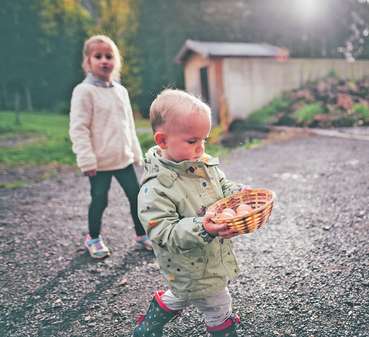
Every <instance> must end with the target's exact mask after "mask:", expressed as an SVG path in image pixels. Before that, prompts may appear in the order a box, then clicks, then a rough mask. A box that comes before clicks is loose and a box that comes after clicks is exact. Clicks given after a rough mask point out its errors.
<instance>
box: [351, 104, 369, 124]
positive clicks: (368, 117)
mask: <svg viewBox="0 0 369 337" xmlns="http://www.w3.org/2000/svg"><path fill="white" fill-rule="evenodd" d="M352 110H353V111H354V112H355V113H357V114H358V115H359V116H360V118H363V119H364V120H365V121H369V107H368V105H367V104H354V106H353V108H352Z"/></svg>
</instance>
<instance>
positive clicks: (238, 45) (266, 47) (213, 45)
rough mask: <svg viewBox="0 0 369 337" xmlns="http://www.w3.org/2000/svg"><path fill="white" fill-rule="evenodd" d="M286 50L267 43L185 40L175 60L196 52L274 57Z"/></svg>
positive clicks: (208, 55)
mask: <svg viewBox="0 0 369 337" xmlns="http://www.w3.org/2000/svg"><path fill="white" fill-rule="evenodd" d="M286 52H287V54H288V51H287V50H286V49H285V48H280V47H277V46H273V45H270V44H267V43H243V42H206V41H195V40H186V42H185V43H184V45H183V46H182V48H181V50H180V51H179V52H178V54H177V56H176V58H175V60H176V62H177V63H182V62H184V61H185V60H186V58H187V57H188V56H189V55H190V54H191V53H198V54H200V55H202V56H204V57H211V56H218V57H232V56H233V57H240V56H248V57H252V56H253V57H255V56H256V57H275V56H278V55H280V54H281V53H286Z"/></svg>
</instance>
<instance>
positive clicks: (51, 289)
mask: <svg viewBox="0 0 369 337" xmlns="http://www.w3.org/2000/svg"><path fill="white" fill-rule="evenodd" d="M368 167H369V142H367V141H364V140H352V139H342V138H332V137H321V136H304V137H301V138H295V139H292V140H291V139H290V140H287V141H284V142H279V143H274V144H269V145H267V146H265V147H262V148H258V149H254V150H248V151H246V150H243V149H237V150H235V151H233V152H232V153H231V154H230V155H229V156H227V157H225V158H223V159H222V168H223V170H224V171H225V172H226V173H227V175H228V177H229V178H231V179H234V180H237V181H242V182H244V183H246V184H249V185H252V186H255V187H267V188H270V189H273V190H274V191H275V192H276V194H277V196H278V200H277V203H276V206H275V209H274V211H273V215H272V219H271V222H270V223H269V225H268V226H267V227H265V228H263V229H261V230H259V231H258V232H256V233H254V234H252V235H244V236H241V237H238V238H237V239H235V246H236V251H237V253H238V256H239V261H240V265H241V270H242V273H241V275H240V276H239V278H237V279H236V280H235V281H233V282H232V283H231V285H230V289H231V292H232V295H233V298H234V308H235V311H238V312H239V313H240V315H241V318H242V323H241V325H240V328H239V332H240V334H239V335H240V336H244V337H246V336H247V337H248V336H250V337H251V336H253V337H255V336H256V337H270V336H297V337H305V336H306V337H318V336H319V337H331V336H332V337H333V336H334V337H341V336H350V337H354V336H355V337H364V336H369V323H368V322H369V244H368V242H369V202H368V199H369V197H368V196H369V169H368ZM87 204H88V184H87V181H86V179H85V178H84V177H81V176H80V175H78V174H73V173H69V174H63V175H61V176H59V177H58V178H56V179H52V180H49V181H45V182H43V183H39V184H35V185H33V186H31V187H28V188H23V189H18V190H13V191H8V190H0V289H1V292H0V336H4V337H20V336H27V337H28V336H29V337H31V336H32V337H33V336H61V337H74V336H75V337H80V336H86V337H87V336H91V337H92V336H108V337H112V336H127V337H128V336H130V331H131V329H132V327H133V324H134V317H136V316H137V314H138V313H140V312H142V311H144V310H145V308H146V306H147V304H148V301H149V300H150V297H151V293H152V292H153V291H154V290H155V289H159V288H163V287H164V283H163V279H162V278H161V276H160V274H159V271H158V266H157V264H156V263H155V260H154V258H153V256H152V255H151V254H149V253H144V252H141V251H137V250H135V248H134V243H133V241H132V237H133V230H132V223H131V220H130V217H129V214H128V203H127V200H126V199H125V197H124V195H123V192H121V191H120V189H119V188H118V185H117V184H116V183H113V186H112V191H111V193H110V205H109V208H108V210H107V211H106V215H105V218H104V219H105V223H106V224H107V225H106V226H105V228H104V235H105V236H106V238H107V241H108V243H109V245H110V246H111V247H112V248H113V251H114V253H113V255H112V256H111V258H108V259H106V260H104V261H103V262H96V261H92V260H91V259H90V258H89V257H88V256H87V254H86V252H85V251H84V250H83V249H81V247H82V236H83V234H84V233H85V230H86V228H85V227H86V226H85V218H86V209H87ZM166 331H167V337H173V336H183V337H187V336H191V337H199V336H205V334H204V324H203V320H202V318H201V316H200V315H199V313H198V312H197V311H195V310H186V311H185V312H184V313H183V315H182V316H181V317H180V318H179V319H177V320H176V321H175V322H174V323H170V324H169V325H168V328H167V330H166Z"/></svg>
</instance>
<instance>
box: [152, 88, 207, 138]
mask: <svg viewBox="0 0 369 337" xmlns="http://www.w3.org/2000/svg"><path fill="white" fill-rule="evenodd" d="M191 112H204V113H207V114H209V116H210V114H211V110H210V108H209V106H208V105H207V104H205V103H204V102H202V101H201V100H200V99H198V98H197V97H195V96H193V95H191V94H189V93H187V92H185V91H183V90H179V89H165V90H163V91H162V92H161V93H160V94H159V95H158V96H157V97H156V98H155V100H154V101H153V102H152V104H151V106H150V123H151V127H152V130H153V132H154V133H155V132H156V131H157V130H158V128H159V127H161V126H163V125H164V124H167V125H171V123H174V122H175V118H176V117H178V116H181V115H184V114H188V113H191Z"/></svg>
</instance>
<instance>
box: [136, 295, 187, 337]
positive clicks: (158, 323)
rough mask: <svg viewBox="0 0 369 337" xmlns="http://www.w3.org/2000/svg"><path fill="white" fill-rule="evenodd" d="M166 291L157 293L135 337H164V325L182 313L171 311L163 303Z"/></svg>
mask: <svg viewBox="0 0 369 337" xmlns="http://www.w3.org/2000/svg"><path fill="white" fill-rule="evenodd" d="M163 294H164V291H157V292H155V295H154V298H153V299H152V301H151V303H150V306H149V309H148V310H147V312H146V315H141V316H140V317H139V318H138V320H137V325H136V327H135V329H134V331H133V337H162V336H163V328H164V325H165V324H167V323H168V322H169V321H170V320H171V319H172V318H173V317H176V316H177V315H179V313H180V311H173V310H170V309H169V308H168V307H167V306H166V305H165V304H164V303H163V302H162V301H161V299H160V298H161V296H162V295H163Z"/></svg>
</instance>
